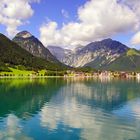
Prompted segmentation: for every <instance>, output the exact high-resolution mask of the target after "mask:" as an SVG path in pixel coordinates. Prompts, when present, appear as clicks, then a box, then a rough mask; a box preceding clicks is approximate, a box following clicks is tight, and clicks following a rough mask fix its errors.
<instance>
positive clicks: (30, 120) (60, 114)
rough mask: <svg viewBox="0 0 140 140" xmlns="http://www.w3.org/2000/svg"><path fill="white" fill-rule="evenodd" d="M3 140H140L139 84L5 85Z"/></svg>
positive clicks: (0, 122) (0, 102) (0, 92)
mask: <svg viewBox="0 0 140 140" xmlns="http://www.w3.org/2000/svg"><path fill="white" fill-rule="evenodd" d="M0 140H140V83H139V81H136V80H107V79H106V80H105V79H104V80H92V79H85V80H83V79H82V80H80V79H46V80H45V79H36V80H35V79H34V80H31V79H26V80H22V79H12V80H10V79H7V80H6V79H5V80H4V79H3V80H2V79H1V80H0Z"/></svg>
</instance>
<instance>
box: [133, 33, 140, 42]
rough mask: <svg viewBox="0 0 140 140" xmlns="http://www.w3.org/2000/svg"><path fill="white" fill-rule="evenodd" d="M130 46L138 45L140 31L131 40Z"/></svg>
mask: <svg viewBox="0 0 140 140" xmlns="http://www.w3.org/2000/svg"><path fill="white" fill-rule="evenodd" d="M131 44H132V45H140V31H139V32H137V33H136V34H135V35H134V36H133V37H132V39H131Z"/></svg>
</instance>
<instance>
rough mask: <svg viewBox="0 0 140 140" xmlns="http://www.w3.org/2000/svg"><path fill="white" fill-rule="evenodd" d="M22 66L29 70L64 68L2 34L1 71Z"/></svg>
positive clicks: (0, 41) (0, 48)
mask: <svg viewBox="0 0 140 140" xmlns="http://www.w3.org/2000/svg"><path fill="white" fill-rule="evenodd" d="M15 66H20V67H22V68H25V69H27V70H40V69H48V70H56V69H64V68H66V67H64V66H63V65H59V64H57V63H52V62H49V61H46V60H45V59H42V58H38V57H35V56H33V55H32V54H30V53H29V52H27V51H26V50H24V49H22V48H21V47H20V46H18V45H17V44H16V43H14V42H12V41H11V40H10V39H8V38H7V37H6V36H4V35H3V34H0V71H8V70H9V69H8V67H15Z"/></svg>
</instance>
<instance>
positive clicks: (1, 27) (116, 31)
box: [0, 0, 140, 49]
mask: <svg viewBox="0 0 140 140" xmlns="http://www.w3.org/2000/svg"><path fill="white" fill-rule="evenodd" d="M23 30H27V31H29V32H31V33H32V34H33V35H34V36H36V37H37V38H39V39H40V40H41V42H42V43H43V44H44V45H45V46H46V47H47V46H48V45H55V46H62V47H65V48H69V49H72V48H75V47H77V46H81V45H82V46H84V45H86V44H88V43H90V42H93V41H98V40H102V39H106V38H112V39H114V40H118V41H120V42H122V43H124V44H126V45H127V46H129V47H134V48H137V49H140V0H0V32H1V33H3V34H5V35H6V36H8V37H9V38H13V37H14V36H15V35H16V33H18V32H20V31H23Z"/></svg>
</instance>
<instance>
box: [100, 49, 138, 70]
mask: <svg viewBox="0 0 140 140" xmlns="http://www.w3.org/2000/svg"><path fill="white" fill-rule="evenodd" d="M102 69H106V70H113V71H114V70H117V71H140V51H138V50H136V49H129V50H128V51H127V52H126V53H125V54H123V55H122V56H120V57H119V58H117V59H116V60H115V61H113V62H112V63H110V64H109V65H106V66H105V67H103V68H102Z"/></svg>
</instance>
